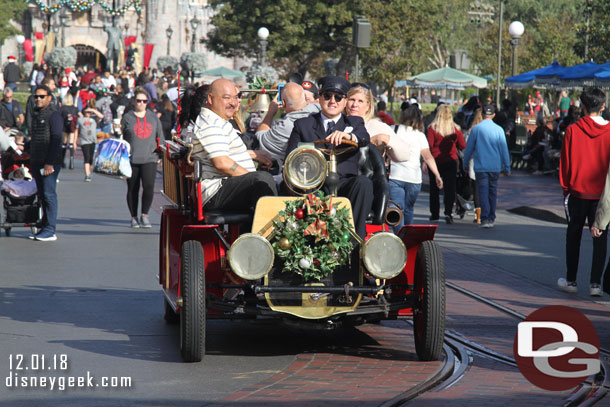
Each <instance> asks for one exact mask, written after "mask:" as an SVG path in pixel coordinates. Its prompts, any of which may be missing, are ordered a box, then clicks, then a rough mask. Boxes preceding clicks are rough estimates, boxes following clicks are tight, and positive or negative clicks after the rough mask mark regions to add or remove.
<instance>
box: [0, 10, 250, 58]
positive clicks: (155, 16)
mask: <svg viewBox="0 0 610 407" xmlns="http://www.w3.org/2000/svg"><path fill="white" fill-rule="evenodd" d="M37 1H38V2H37V3H35V4H34V3H31V4H30V5H29V8H28V10H27V11H26V12H25V13H24V15H23V19H22V20H21V21H18V22H16V24H15V25H16V26H17V28H19V29H21V30H22V31H23V34H24V37H25V38H26V40H27V39H30V40H31V44H32V46H33V48H34V51H33V57H34V61H33V62H39V61H40V58H42V54H43V52H46V51H49V50H50V49H52V47H54V46H56V47H69V46H72V47H74V48H75V49H76V50H77V55H78V58H77V62H76V65H88V66H90V67H97V68H100V69H104V67H105V66H106V58H107V56H108V51H109V50H108V35H109V34H108V33H107V31H108V30H107V27H108V26H114V27H117V28H118V30H115V31H117V32H120V33H121V35H122V39H123V40H125V39H126V40H127V41H126V42H127V43H128V44H129V43H133V46H134V47H135V48H137V50H138V52H137V53H136V56H137V59H138V61H137V62H136V67H137V68H141V67H142V66H144V65H145V54H148V53H150V56H149V58H148V64H147V65H148V66H150V67H152V68H154V67H157V64H156V61H157V59H158V58H159V57H161V56H165V55H168V52H169V55H171V56H174V57H176V58H178V59H180V56H181V55H182V54H183V53H185V52H191V51H192V50H194V51H195V52H199V53H204V54H205V55H206V60H207V68H214V67H217V66H225V67H227V68H231V69H239V68H240V66H237V65H238V64H239V62H238V61H236V60H234V59H229V58H224V57H221V56H219V55H216V54H214V53H212V52H209V51H208V50H207V49H206V47H205V44H202V43H201V42H200V40H201V38H204V37H205V36H206V35H207V32H208V30H210V28H211V26H210V18H211V16H212V12H213V11H212V8H211V7H210V6H209V5H208V2H207V0H140V1H138V0H135V1H134V0H97V1H96V0H94V1H92V2H90V4H92V6H90V7H89V8H86V9H85V10H83V11H81V10H77V11H73V10H72V9H71V8H70V7H68V6H67V5H64V6H63V7H62V6H60V5H59V4H60V3H59V0H37ZM69 1H73V3H72V4H81V5H82V4H83V0H69ZM55 6H59V7H58V8H57V9H56V10H57V11H56V12H48V11H47V10H54V7H55ZM136 6H137V7H136ZM137 10H139V12H138V11H137ZM119 11H120V12H119ZM124 43H125V42H123V44H124ZM27 45H28V44H26V47H27ZM41 47H42V48H43V49H44V51H43V49H41ZM0 50H1V55H2V56H8V55H15V56H17V55H20V56H21V60H22V61H24V60H25V53H26V51H25V49H24V47H23V45H21V44H20V43H19V42H18V41H17V38H16V37H13V38H9V39H7V40H5V42H4V44H3V45H2V47H1V49H0ZM150 50H152V52H145V51H150Z"/></svg>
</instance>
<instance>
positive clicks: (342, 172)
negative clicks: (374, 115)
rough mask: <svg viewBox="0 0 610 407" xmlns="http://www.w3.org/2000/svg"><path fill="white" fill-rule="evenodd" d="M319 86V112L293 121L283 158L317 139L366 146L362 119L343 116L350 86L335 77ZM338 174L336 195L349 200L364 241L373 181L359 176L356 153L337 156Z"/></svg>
mask: <svg viewBox="0 0 610 407" xmlns="http://www.w3.org/2000/svg"><path fill="white" fill-rule="evenodd" d="M320 83H321V84H322V89H321V90H320V107H321V108H322V111H321V112H320V113H315V114H312V115H310V116H308V117H304V118H302V119H298V120H296V121H295V122H294V128H293V130H292V133H291V134H290V139H289V140H288V145H287V148H286V155H288V154H289V153H290V152H291V151H292V150H294V149H295V148H297V146H298V144H299V143H303V142H304V143H312V142H314V141H316V140H327V141H328V145H335V146H338V145H339V144H341V143H342V141H343V140H351V141H355V142H357V143H358V146H359V147H364V146H366V145H368V144H369V141H370V138H369V134H368V133H367V131H366V129H365V127H364V120H362V118H361V117H356V116H346V115H344V114H343V111H344V110H345V104H346V102H347V92H348V90H349V88H350V83H349V82H348V81H347V80H346V79H343V78H341V77H338V76H327V77H325V78H322V79H321V80H320ZM328 145H327V146H328ZM337 172H338V174H339V177H340V180H339V186H338V188H337V194H338V195H339V196H343V197H347V198H349V200H350V201H351V203H352V210H353V213H354V223H355V226H356V233H358V235H359V236H360V237H361V238H362V239H364V237H365V236H366V224H365V222H366V217H367V216H368V214H369V212H370V210H371V206H372V204H373V182H372V181H371V180H370V179H369V178H367V177H366V176H363V175H358V151H357V150H355V151H352V152H349V153H345V154H342V155H340V156H338V157H337Z"/></svg>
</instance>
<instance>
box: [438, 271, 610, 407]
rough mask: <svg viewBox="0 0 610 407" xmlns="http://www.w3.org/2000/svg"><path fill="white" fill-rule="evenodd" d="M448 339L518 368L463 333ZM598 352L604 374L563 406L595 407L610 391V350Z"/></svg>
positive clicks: (590, 380)
mask: <svg viewBox="0 0 610 407" xmlns="http://www.w3.org/2000/svg"><path fill="white" fill-rule="evenodd" d="M445 285H446V287H448V288H450V289H452V290H454V291H456V292H458V293H460V294H462V295H465V296H467V297H469V298H471V299H473V300H475V301H477V302H480V303H483V304H485V305H487V306H489V307H491V308H493V309H495V310H498V311H500V312H502V313H504V314H506V315H509V316H511V317H513V318H515V319H517V320H519V321H522V320H524V319H525V318H526V316H525V315H523V314H522V313H520V312H518V311H516V310H513V309H511V308H508V307H506V306H504V305H502V304H499V303H497V302H495V301H493V300H490V299H488V298H485V297H484V296H481V295H479V294H477V293H475V292H472V291H470V290H468V289H465V288H463V287H460V286H458V285H457V284H454V283H452V282H449V281H447V282H446V284H445ZM445 336H448V337H449V338H450V339H451V340H455V341H457V342H458V343H460V344H462V345H463V346H465V347H466V348H467V349H469V350H471V351H472V352H473V353H474V354H479V355H480V356H483V357H487V358H491V359H494V360H496V361H499V362H501V363H504V364H507V365H511V366H513V367H516V366H517V365H516V363H515V360H514V358H513V357H512V356H507V355H503V354H501V353H498V352H495V351H493V350H489V349H487V348H485V347H484V346H482V345H480V344H477V343H476V342H472V341H470V340H469V339H467V338H466V337H464V336H462V335H461V334H460V333H457V332H453V331H449V330H448V331H446V332H445ZM599 353H600V364H601V371H600V372H599V373H598V374H596V375H593V376H591V377H589V378H588V379H587V380H585V381H584V382H583V383H581V385H580V386H578V387H577V388H576V389H575V390H574V391H573V392H572V394H571V395H570V396H569V397H568V398H567V399H566V400H565V403H564V404H563V406H564V407H576V406H579V407H588V406H593V405H595V404H596V403H597V402H599V401H600V400H602V399H603V398H604V397H606V396H607V395H608V393H609V392H610V350H608V349H605V348H602V347H600V349H599ZM446 387H448V386H443V385H442V384H441V385H440V386H439V388H446Z"/></svg>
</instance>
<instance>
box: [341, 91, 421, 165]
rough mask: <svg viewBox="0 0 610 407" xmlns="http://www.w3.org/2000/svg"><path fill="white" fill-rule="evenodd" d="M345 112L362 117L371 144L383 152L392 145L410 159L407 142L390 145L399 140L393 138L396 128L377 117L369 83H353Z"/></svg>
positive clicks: (396, 150)
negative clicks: (393, 128)
mask: <svg viewBox="0 0 610 407" xmlns="http://www.w3.org/2000/svg"><path fill="white" fill-rule="evenodd" d="M345 114H346V115H348V116H358V117H362V119H363V120H364V126H365V128H366V131H367V132H368V133H369V136H370V137H371V144H373V145H375V146H376V147H377V148H378V149H379V150H380V151H381V152H384V151H385V149H386V148H387V147H392V149H393V150H395V153H397V154H399V155H401V158H402V159H408V156H409V148H408V145H407V144H403V143H399V144H400V145H394V144H392V145H390V143H391V142H399V141H398V140H392V139H391V137H390V135H391V134H393V133H394V130H392V128H391V127H390V126H388V125H387V124H385V123H384V122H382V121H381V120H380V119H379V118H377V117H375V107H374V105H373V93H372V92H371V88H370V87H369V86H368V85H367V84H365V83H358V82H354V83H353V84H352V87H351V88H350V90H349V92H347V103H346V105H345Z"/></svg>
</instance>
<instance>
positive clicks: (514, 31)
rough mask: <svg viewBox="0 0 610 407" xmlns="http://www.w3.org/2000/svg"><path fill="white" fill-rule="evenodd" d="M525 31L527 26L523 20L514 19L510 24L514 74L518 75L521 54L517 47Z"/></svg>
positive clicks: (509, 31)
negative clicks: (518, 52)
mask: <svg viewBox="0 0 610 407" xmlns="http://www.w3.org/2000/svg"><path fill="white" fill-rule="evenodd" d="M524 31H525V27H524V26H523V24H522V23H521V21H513V22H512V23H510V25H509V26H508V33H509V34H510V38H511V40H510V45H512V46H513V62H512V63H513V70H512V76H515V75H517V72H518V71H519V69H518V66H519V62H518V61H519V55H518V54H517V47H518V46H519V43H520V42H521V36H522V35H523V32H524Z"/></svg>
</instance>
